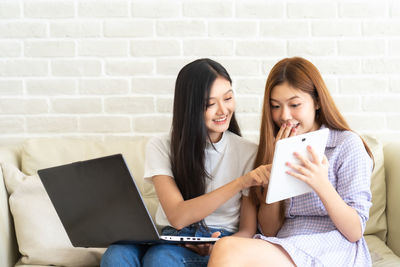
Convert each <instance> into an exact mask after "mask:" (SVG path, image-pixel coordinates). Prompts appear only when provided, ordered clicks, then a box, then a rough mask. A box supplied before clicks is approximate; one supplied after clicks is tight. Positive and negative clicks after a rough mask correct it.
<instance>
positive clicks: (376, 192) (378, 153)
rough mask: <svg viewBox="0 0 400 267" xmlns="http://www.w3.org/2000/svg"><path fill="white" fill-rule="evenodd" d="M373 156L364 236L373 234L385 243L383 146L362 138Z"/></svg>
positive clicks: (371, 138)
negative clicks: (367, 216) (368, 207)
mask: <svg viewBox="0 0 400 267" xmlns="http://www.w3.org/2000/svg"><path fill="white" fill-rule="evenodd" d="M363 139H364V140H365V142H366V143H367V144H368V147H369V148H370V150H371V152H372V154H373V155H374V161H375V166H374V171H373V173H372V176H371V192H372V206H371V208H370V210H369V214H370V216H369V220H368V221H367V226H366V228H365V232H364V234H365V235H370V234H374V235H376V236H377V237H379V238H380V239H381V240H382V241H384V242H386V233H387V222H386V210H385V208H386V182H385V169H384V158H383V146H382V144H381V143H380V142H379V141H378V140H377V139H375V138H373V137H371V136H367V135H366V136H363Z"/></svg>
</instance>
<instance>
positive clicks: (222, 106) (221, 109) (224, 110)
mask: <svg viewBox="0 0 400 267" xmlns="http://www.w3.org/2000/svg"><path fill="white" fill-rule="evenodd" d="M226 113H227V108H226V106H225V104H224V102H221V101H218V110H217V115H224V114H226Z"/></svg>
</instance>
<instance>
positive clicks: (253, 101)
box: [0, 0, 400, 143]
mask: <svg viewBox="0 0 400 267" xmlns="http://www.w3.org/2000/svg"><path fill="white" fill-rule="evenodd" d="M399 36H400V4H399V3H397V1H392V0H369V1H342V0H333V1H315V0H313V1H292V0H283V1H275V0H272V1H262V0H216V1H214V0H206V1H203V0H171V1H168V3H166V2H165V1H164V0H150V1H146V0H113V1H107V0H99V1H94V0H82V1H81V0H80V1H76V0H57V1H52V0H35V1H28V0H14V1H0V143H9V142H20V141H22V140H23V139H25V138H29V137H37V136H39V137H40V136H60V135H61V136H63V135H65V136H90V137H95V138H99V139H109V138H127V137H131V136H141V135H147V136H149V135H159V134H163V133H168V132H169V130H170V125H171V120H172V106H173V96H174V86H175V81H176V76H177V74H178V72H179V70H180V69H181V68H182V67H183V66H184V65H185V64H187V63H189V62H191V61H193V60H195V59H197V58H202V57H209V58H212V59H214V60H216V61H218V62H220V63H221V64H222V65H223V66H225V67H226V69H227V70H228V72H229V73H230V75H231V77H232V80H233V85H232V87H233V88H234V91H235V93H236V98H237V110H236V113H237V117H238V121H239V123H240V126H241V128H242V133H243V134H244V136H245V137H246V138H249V139H250V140H252V141H255V142H257V141H258V132H259V127H260V118H261V108H262V101H263V96H264V87H265V81H266V78H267V76H268V74H269V72H270V70H271V68H272V66H273V65H274V64H275V63H276V62H277V61H278V60H280V59H282V58H284V57H291V56H303V57H306V58H307V59H309V60H310V61H311V62H313V63H314V64H315V65H316V66H317V68H318V69H319V70H320V72H321V74H322V75H323V77H324V80H325V82H326V84H327V86H328V89H329V91H330V92H331V94H332V95H333V97H334V99H335V101H336V104H337V106H338V107H339V109H340V110H341V112H342V113H343V115H344V117H345V118H346V119H347V120H348V122H349V123H350V125H351V127H353V128H354V130H356V131H357V132H359V133H361V134H362V133H368V134H373V135H376V136H378V137H379V136H384V137H390V138H394V139H398V138H399V137H400V127H399V125H400V109H399V107H398V103H399V102H400V38H399Z"/></svg>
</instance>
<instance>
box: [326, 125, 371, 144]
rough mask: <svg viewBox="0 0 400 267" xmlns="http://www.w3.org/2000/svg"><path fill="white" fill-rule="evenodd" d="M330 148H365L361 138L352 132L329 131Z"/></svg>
mask: <svg viewBox="0 0 400 267" xmlns="http://www.w3.org/2000/svg"><path fill="white" fill-rule="evenodd" d="M327 146H328V147H364V145H363V142H362V140H361V137H360V136H359V135H358V134H356V133H355V132H352V131H340V130H333V129H329V141H328V144H327Z"/></svg>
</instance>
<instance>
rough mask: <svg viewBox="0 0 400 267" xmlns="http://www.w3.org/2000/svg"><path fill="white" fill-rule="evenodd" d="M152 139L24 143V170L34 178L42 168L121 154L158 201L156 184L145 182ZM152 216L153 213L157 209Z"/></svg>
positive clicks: (142, 187)
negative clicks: (146, 163) (144, 176)
mask: <svg viewBox="0 0 400 267" xmlns="http://www.w3.org/2000/svg"><path fill="white" fill-rule="evenodd" d="M148 139H149V138H147V137H132V138H124V139H123V140H122V141H121V140H108V141H102V140H94V139H85V138H37V139H30V140H27V141H26V142H24V144H23V149H22V154H21V170H22V171H23V172H24V173H26V174H29V175H32V174H34V173H36V171H37V170H39V169H42V168H48V167H53V166H57V165H61V164H66V163H70V162H74V161H79V160H87V159H92V158H97V157H103V156H108V155H111V154H118V153H121V154H123V155H124V158H125V161H126V162H127V164H128V167H129V169H130V171H131V173H132V175H133V177H134V178H135V182H136V184H137V186H138V187H139V189H140V191H141V193H142V195H143V196H144V198H146V197H150V198H154V197H156V193H155V190H154V187H153V185H152V184H150V183H144V182H143V166H144V158H145V151H146V144H147V141H148ZM154 212H155V211H154ZM150 213H152V214H153V210H151V211H150Z"/></svg>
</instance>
